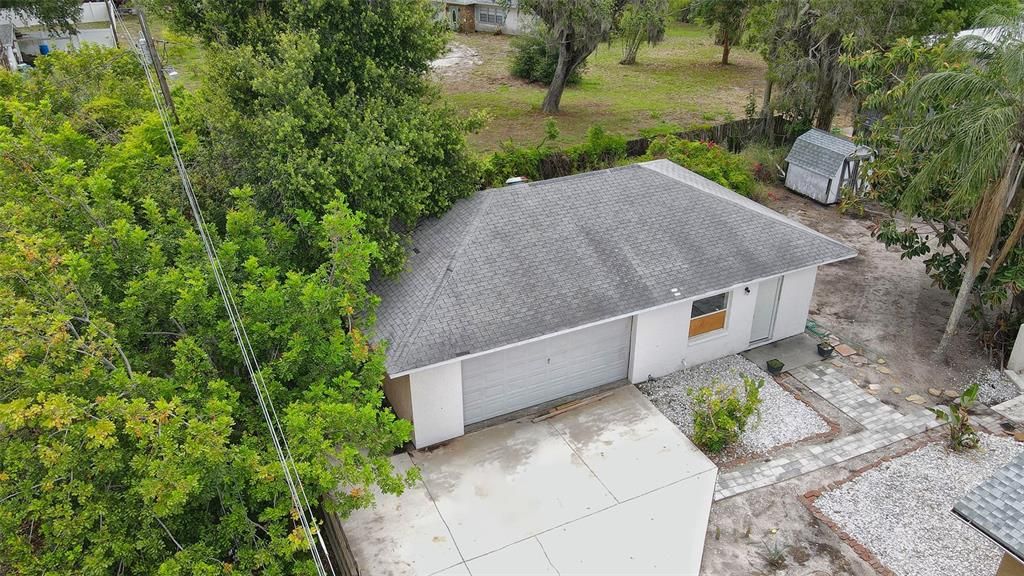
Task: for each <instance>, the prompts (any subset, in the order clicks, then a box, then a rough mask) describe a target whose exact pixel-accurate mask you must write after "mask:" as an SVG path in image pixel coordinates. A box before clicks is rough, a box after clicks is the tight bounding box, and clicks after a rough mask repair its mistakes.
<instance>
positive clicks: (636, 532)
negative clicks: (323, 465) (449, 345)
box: [344, 386, 717, 576]
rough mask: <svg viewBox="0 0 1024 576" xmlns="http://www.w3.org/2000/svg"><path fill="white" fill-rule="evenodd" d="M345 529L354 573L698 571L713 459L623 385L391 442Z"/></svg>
mask: <svg viewBox="0 0 1024 576" xmlns="http://www.w3.org/2000/svg"><path fill="white" fill-rule="evenodd" d="M393 462H394V463H395V465H396V467H398V468H399V469H406V468H408V467H409V466H418V467H419V468H420V470H421V471H422V474H423V481H422V482H421V483H419V484H418V485H417V486H415V487H414V488H412V489H411V490H408V491H406V493H405V494H403V495H402V496H401V497H394V496H381V495H378V500H377V505H376V507H375V508H373V509H369V510H360V511H357V512H355V513H354V514H353V515H352V516H351V517H350V518H349V519H348V520H347V521H345V523H344V526H345V533H346V535H347V537H348V540H349V543H350V545H351V547H352V549H353V553H354V554H355V557H356V560H357V561H358V562H359V566H360V570H361V573H362V574H371V575H378V574H380V575H383V574H403V575H404V574H422V575H431V574H444V575H455V574H458V575H469V574H472V575H474V576H479V575H484V574H561V575H565V574H696V573H697V572H698V571H699V569H700V562H701V553H702V551H703V548H704V534H705V530H706V528H707V521H708V514H709V512H710V509H711V499H712V496H713V493H714V488H715V479H716V475H717V469H716V468H715V465H714V464H712V463H711V461H710V460H708V459H707V458H706V457H705V456H704V455H703V454H702V453H701V452H700V451H699V450H697V448H696V447H695V446H694V445H693V444H692V443H691V442H690V441H689V440H688V439H687V438H686V437H685V436H684V435H683V434H682V433H681V432H679V430H678V429H677V428H676V427H675V426H674V425H673V424H672V423H671V422H669V421H668V420H667V419H666V418H665V417H664V416H662V414H661V412H659V411H658V410H657V409H656V408H655V407H654V406H653V405H651V403H650V402H648V401H647V399H646V398H645V397H644V396H643V395H642V394H640V392H639V391H637V389H636V388H634V387H633V386H623V387H621V388H617V389H616V390H615V392H614V393H613V394H612V395H611V396H609V397H608V398H605V399H603V400H601V401H598V402H595V403H592V404H589V405H586V406H582V407H579V408H577V409H575V410H572V411H570V412H567V413H565V414H562V415H559V416H556V417H554V418H550V419H548V420H545V421H543V422H539V423H532V422H530V419H529V418H524V419H521V420H517V421H514V422H509V423H506V424H501V425H498V426H494V427H492V428H487V429H485V430H481V431H479V432H475V433H472V434H469V435H467V436H463V437H461V438H457V439H455V440H453V441H452V442H450V443H449V444H448V445H446V446H443V447H440V448H438V449H436V450H433V451H430V452H425V451H418V452H413V453H412V454H411V455H410V454H400V455H397V456H395V457H394V458H393Z"/></svg>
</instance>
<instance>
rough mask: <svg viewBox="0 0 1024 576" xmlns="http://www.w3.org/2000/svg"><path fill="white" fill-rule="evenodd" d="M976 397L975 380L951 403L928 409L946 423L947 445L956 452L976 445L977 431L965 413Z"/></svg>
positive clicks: (976, 387) (976, 385) (976, 386)
mask: <svg viewBox="0 0 1024 576" xmlns="http://www.w3.org/2000/svg"><path fill="white" fill-rule="evenodd" d="M977 397H978V384H977V382H975V383H974V384H971V385H970V386H968V387H967V389H966V390H964V391H963V392H962V393H961V394H960V397H959V398H957V400H956V401H955V402H953V403H952V404H951V405H949V406H936V407H935V408H931V409H930V410H931V411H932V412H933V413H934V414H935V418H937V419H938V420H939V421H941V422H944V423H945V424H946V427H947V428H948V429H949V447H950V448H952V449H953V450H954V451H956V452H963V451H964V450H970V449H971V448H977V446H978V441H979V438H978V433H977V432H975V431H974V427H973V426H971V421H970V415H969V414H968V413H967V411H968V410H970V408H971V405H973V404H974V400H975V399H976V398H977Z"/></svg>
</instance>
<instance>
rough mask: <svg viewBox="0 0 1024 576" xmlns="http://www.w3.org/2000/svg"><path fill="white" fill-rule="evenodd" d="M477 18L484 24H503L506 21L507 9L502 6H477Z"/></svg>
mask: <svg viewBox="0 0 1024 576" xmlns="http://www.w3.org/2000/svg"><path fill="white" fill-rule="evenodd" d="M476 19H477V21H478V22H482V23H484V24H494V25H496V26H501V25H502V24H504V23H505V10H504V9H502V7H501V6H477V7H476Z"/></svg>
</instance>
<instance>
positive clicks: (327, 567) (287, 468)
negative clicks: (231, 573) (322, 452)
mask: <svg viewBox="0 0 1024 576" xmlns="http://www.w3.org/2000/svg"><path fill="white" fill-rule="evenodd" d="M109 1H110V0H108V2H109ZM112 12H114V13H115V20H116V22H115V24H116V25H118V26H120V27H121V29H122V30H123V31H124V33H125V37H126V38H131V37H132V36H131V34H130V33H129V32H128V29H127V27H126V26H125V24H124V21H123V20H122V19H121V18H120V16H119V15H116V11H112ZM147 47H148V46H147ZM133 48H134V49H135V53H136V56H137V57H138V59H139V62H140V63H141V64H142V67H143V70H144V72H145V74H146V84H147V85H148V86H149V91H150V93H151V95H152V96H153V103H154V105H155V106H156V109H157V112H158V114H159V116H160V120H161V123H162V124H163V129H164V133H165V135H166V136H167V143H168V145H169V146H170V150H171V155H172V157H173V158H174V164H175V167H176V169H177V171H178V176H179V179H180V180H181V185H182V190H183V191H184V192H185V196H186V197H187V199H188V203H189V207H190V208H191V210H192V216H193V219H194V220H195V224H196V229H197V231H198V232H199V237H200V239H201V240H202V243H203V249H204V251H205V252H206V258H207V260H208V261H209V262H210V267H211V269H212V271H213V277H214V281H215V282H216V284H217V290H218V292H220V296H221V300H222V301H223V302H224V309H225V311H226V312H227V315H228V320H229V321H230V322H231V329H232V331H233V332H234V334H235V340H236V341H237V342H238V348H239V351H240V352H241V353H242V362H243V363H244V364H245V368H246V371H247V372H248V373H249V379H250V380H251V382H252V385H253V389H254V390H255V391H256V401H257V403H258V404H259V406H260V411H261V412H262V414H263V419H264V421H265V422H266V424H267V429H268V430H269V432H270V439H271V442H272V443H273V445H274V450H275V451H276V453H277V458H278V461H279V463H280V464H281V470H282V472H283V473H284V479H285V483H286V484H287V485H288V491H289V494H290V495H291V499H292V505H293V506H294V508H295V511H296V514H297V516H298V520H299V523H300V525H301V526H302V531H303V534H304V536H305V537H306V542H307V543H308V545H309V551H310V553H311V555H312V557H313V562H314V564H315V565H316V568H317V573H318V574H320V575H321V576H327V575H328V574H331V575H333V574H335V571H334V566H333V565H332V564H331V559H330V555H329V553H328V551H327V544H326V543H325V542H324V539H323V536H322V534H321V532H320V530H318V529H317V528H316V526H315V520H313V519H314V518H315V516H314V514H313V508H312V506H311V505H310V502H309V498H308V497H307V496H306V491H305V488H304V487H303V486H302V479H301V478H300V476H299V471H298V468H297V467H296V464H295V459H294V457H293V456H292V452H291V448H290V447H289V446H288V440H287V438H286V437H285V434H284V429H283V427H282V426H281V421H280V419H279V418H278V416H277V410H276V409H275V408H274V403H273V401H272V399H271V394H270V389H269V388H268V387H267V384H266V381H265V380H264V378H263V372H262V370H261V369H260V365H259V361H258V360H257V358H256V354H255V352H254V351H253V347H252V343H251V342H250V341H249V335H248V333H247V332H246V330H245V325H244V324H243V322H242V317H241V313H240V312H239V310H238V305H237V303H236V302H235V298H234V295H233V294H232V292H231V287H230V285H229V284H228V280H227V276H226V275H225V274H224V269H223V267H222V266H221V263H220V259H219V258H218V256H217V249H216V247H215V246H214V245H213V241H212V239H211V238H210V236H209V233H208V230H209V228H208V226H207V224H206V219H205V218H204V216H203V213H202V210H201V209H200V206H199V201H198V199H197V198H196V195H195V191H194V190H193V188H192V180H191V178H189V175H188V171H187V170H186V168H185V163H184V161H183V159H182V157H181V152H180V150H179V149H178V143H177V140H176V139H175V137H174V130H173V128H172V125H171V121H170V114H169V113H168V108H167V106H166V105H165V102H164V101H163V98H162V97H161V91H160V90H159V89H158V88H157V82H156V80H155V79H154V74H155V72H154V70H153V69H152V65H151V63H150V62H149V60H148V59H147V58H146V56H145V55H144V54H142V52H141V49H140V48H139V46H138V45H137V44H133Z"/></svg>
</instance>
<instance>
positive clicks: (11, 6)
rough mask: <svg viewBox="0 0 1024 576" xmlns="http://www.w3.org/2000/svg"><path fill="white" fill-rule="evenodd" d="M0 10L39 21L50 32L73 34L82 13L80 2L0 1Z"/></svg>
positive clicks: (43, 0)
mask: <svg viewBox="0 0 1024 576" xmlns="http://www.w3.org/2000/svg"><path fill="white" fill-rule="evenodd" d="M0 10H11V11H13V12H14V13H15V14H18V15H19V16H22V17H25V18H28V19H35V20H39V21H40V22H42V23H43V25H44V26H46V27H47V28H49V29H50V30H54V31H57V32H64V33H69V34H70V33H73V32H74V31H75V25H76V24H77V23H78V19H79V17H80V15H81V13H82V3H81V1H80V0H0Z"/></svg>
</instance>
